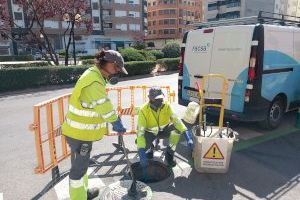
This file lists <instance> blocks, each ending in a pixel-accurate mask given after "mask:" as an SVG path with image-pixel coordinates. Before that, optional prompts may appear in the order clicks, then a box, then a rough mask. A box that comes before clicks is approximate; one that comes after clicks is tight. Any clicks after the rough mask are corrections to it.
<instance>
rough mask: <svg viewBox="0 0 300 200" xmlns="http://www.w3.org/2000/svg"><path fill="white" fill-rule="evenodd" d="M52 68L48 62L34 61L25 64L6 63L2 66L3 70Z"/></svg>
mask: <svg viewBox="0 0 300 200" xmlns="http://www.w3.org/2000/svg"><path fill="white" fill-rule="evenodd" d="M45 66H50V64H49V63H48V62H47V61H32V62H23V63H13V64H11V63H5V64H3V63H2V64H0V69H1V68H20V67H45Z"/></svg>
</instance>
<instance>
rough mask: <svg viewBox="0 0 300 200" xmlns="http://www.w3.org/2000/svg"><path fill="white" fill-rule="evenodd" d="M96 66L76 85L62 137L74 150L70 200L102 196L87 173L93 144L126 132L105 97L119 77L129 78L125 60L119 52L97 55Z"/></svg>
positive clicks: (88, 70)
mask: <svg viewBox="0 0 300 200" xmlns="http://www.w3.org/2000/svg"><path fill="white" fill-rule="evenodd" d="M95 57H96V58H95V60H96V63H95V66H94V67H91V68H89V69H87V70H86V71H85V72H84V73H83V74H82V75H81V77H80V78H79V80H78V81H77V83H76V85H75V88H74V90H73V92H72V95H71V98H70V101H69V110H68V113H67V115H66V118H65V122H64V124H63V125H62V133H63V135H65V136H66V140H67V142H68V144H69V146H70V149H71V170H70V174H69V178H70V182H69V193H70V198H71V200H86V199H93V198H95V197H96V196H98V194H99V190H98V189H96V188H93V189H87V188H88V176H87V174H86V173H87V169H88V166H89V159H90V153H91V150H92V143H93V141H97V140H101V139H102V137H103V136H104V135H105V134H106V133H107V132H108V130H107V123H111V124H112V126H113V130H114V131H116V132H118V133H119V134H122V133H124V132H126V129H125V128H124V126H123V124H122V122H121V120H120V118H119V117H118V115H117V113H116V111H115V110H114V108H113V105H112V103H111V101H110V100H109V98H108V97H107V94H106V88H105V87H106V84H107V82H108V83H110V84H116V83H117V82H118V74H119V73H121V72H122V73H124V74H128V73H127V71H126V69H125V68H124V60H123V58H122V56H121V54H120V53H119V52H117V51H113V50H108V51H104V50H102V51H101V52H99V53H97V54H96V56H95Z"/></svg>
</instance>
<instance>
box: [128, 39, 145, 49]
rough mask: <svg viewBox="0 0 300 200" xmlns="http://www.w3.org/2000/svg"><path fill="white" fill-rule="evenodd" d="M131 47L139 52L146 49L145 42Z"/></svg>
mask: <svg viewBox="0 0 300 200" xmlns="http://www.w3.org/2000/svg"><path fill="white" fill-rule="evenodd" d="M130 46H131V47H132V48H134V49H137V50H142V49H145V48H146V45H145V43H144V42H143V41H135V42H134V43H132V44H131V45H130Z"/></svg>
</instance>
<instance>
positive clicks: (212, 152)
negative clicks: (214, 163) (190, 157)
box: [203, 143, 224, 160]
mask: <svg viewBox="0 0 300 200" xmlns="http://www.w3.org/2000/svg"><path fill="white" fill-rule="evenodd" d="M203 158H206V159H218V160H223V159H224V156H223V154H222V152H221V150H220V148H219V147H218V145H217V143H213V144H212V145H211V147H210V148H209V149H208V151H207V152H206V153H205V155H204V156H203Z"/></svg>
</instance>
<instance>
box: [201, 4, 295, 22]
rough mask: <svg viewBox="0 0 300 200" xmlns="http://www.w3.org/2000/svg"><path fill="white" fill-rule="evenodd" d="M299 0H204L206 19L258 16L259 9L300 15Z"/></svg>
mask: <svg viewBox="0 0 300 200" xmlns="http://www.w3.org/2000/svg"><path fill="white" fill-rule="evenodd" d="M299 9H300V1H299V0H204V1H203V11H204V21H216V20H224V19H233V18H240V17H249V16H257V15H258V13H259V11H266V12H274V13H280V14H286V15H293V16H296V15H297V16H299V15H300V12H299V11H298V10H299Z"/></svg>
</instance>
